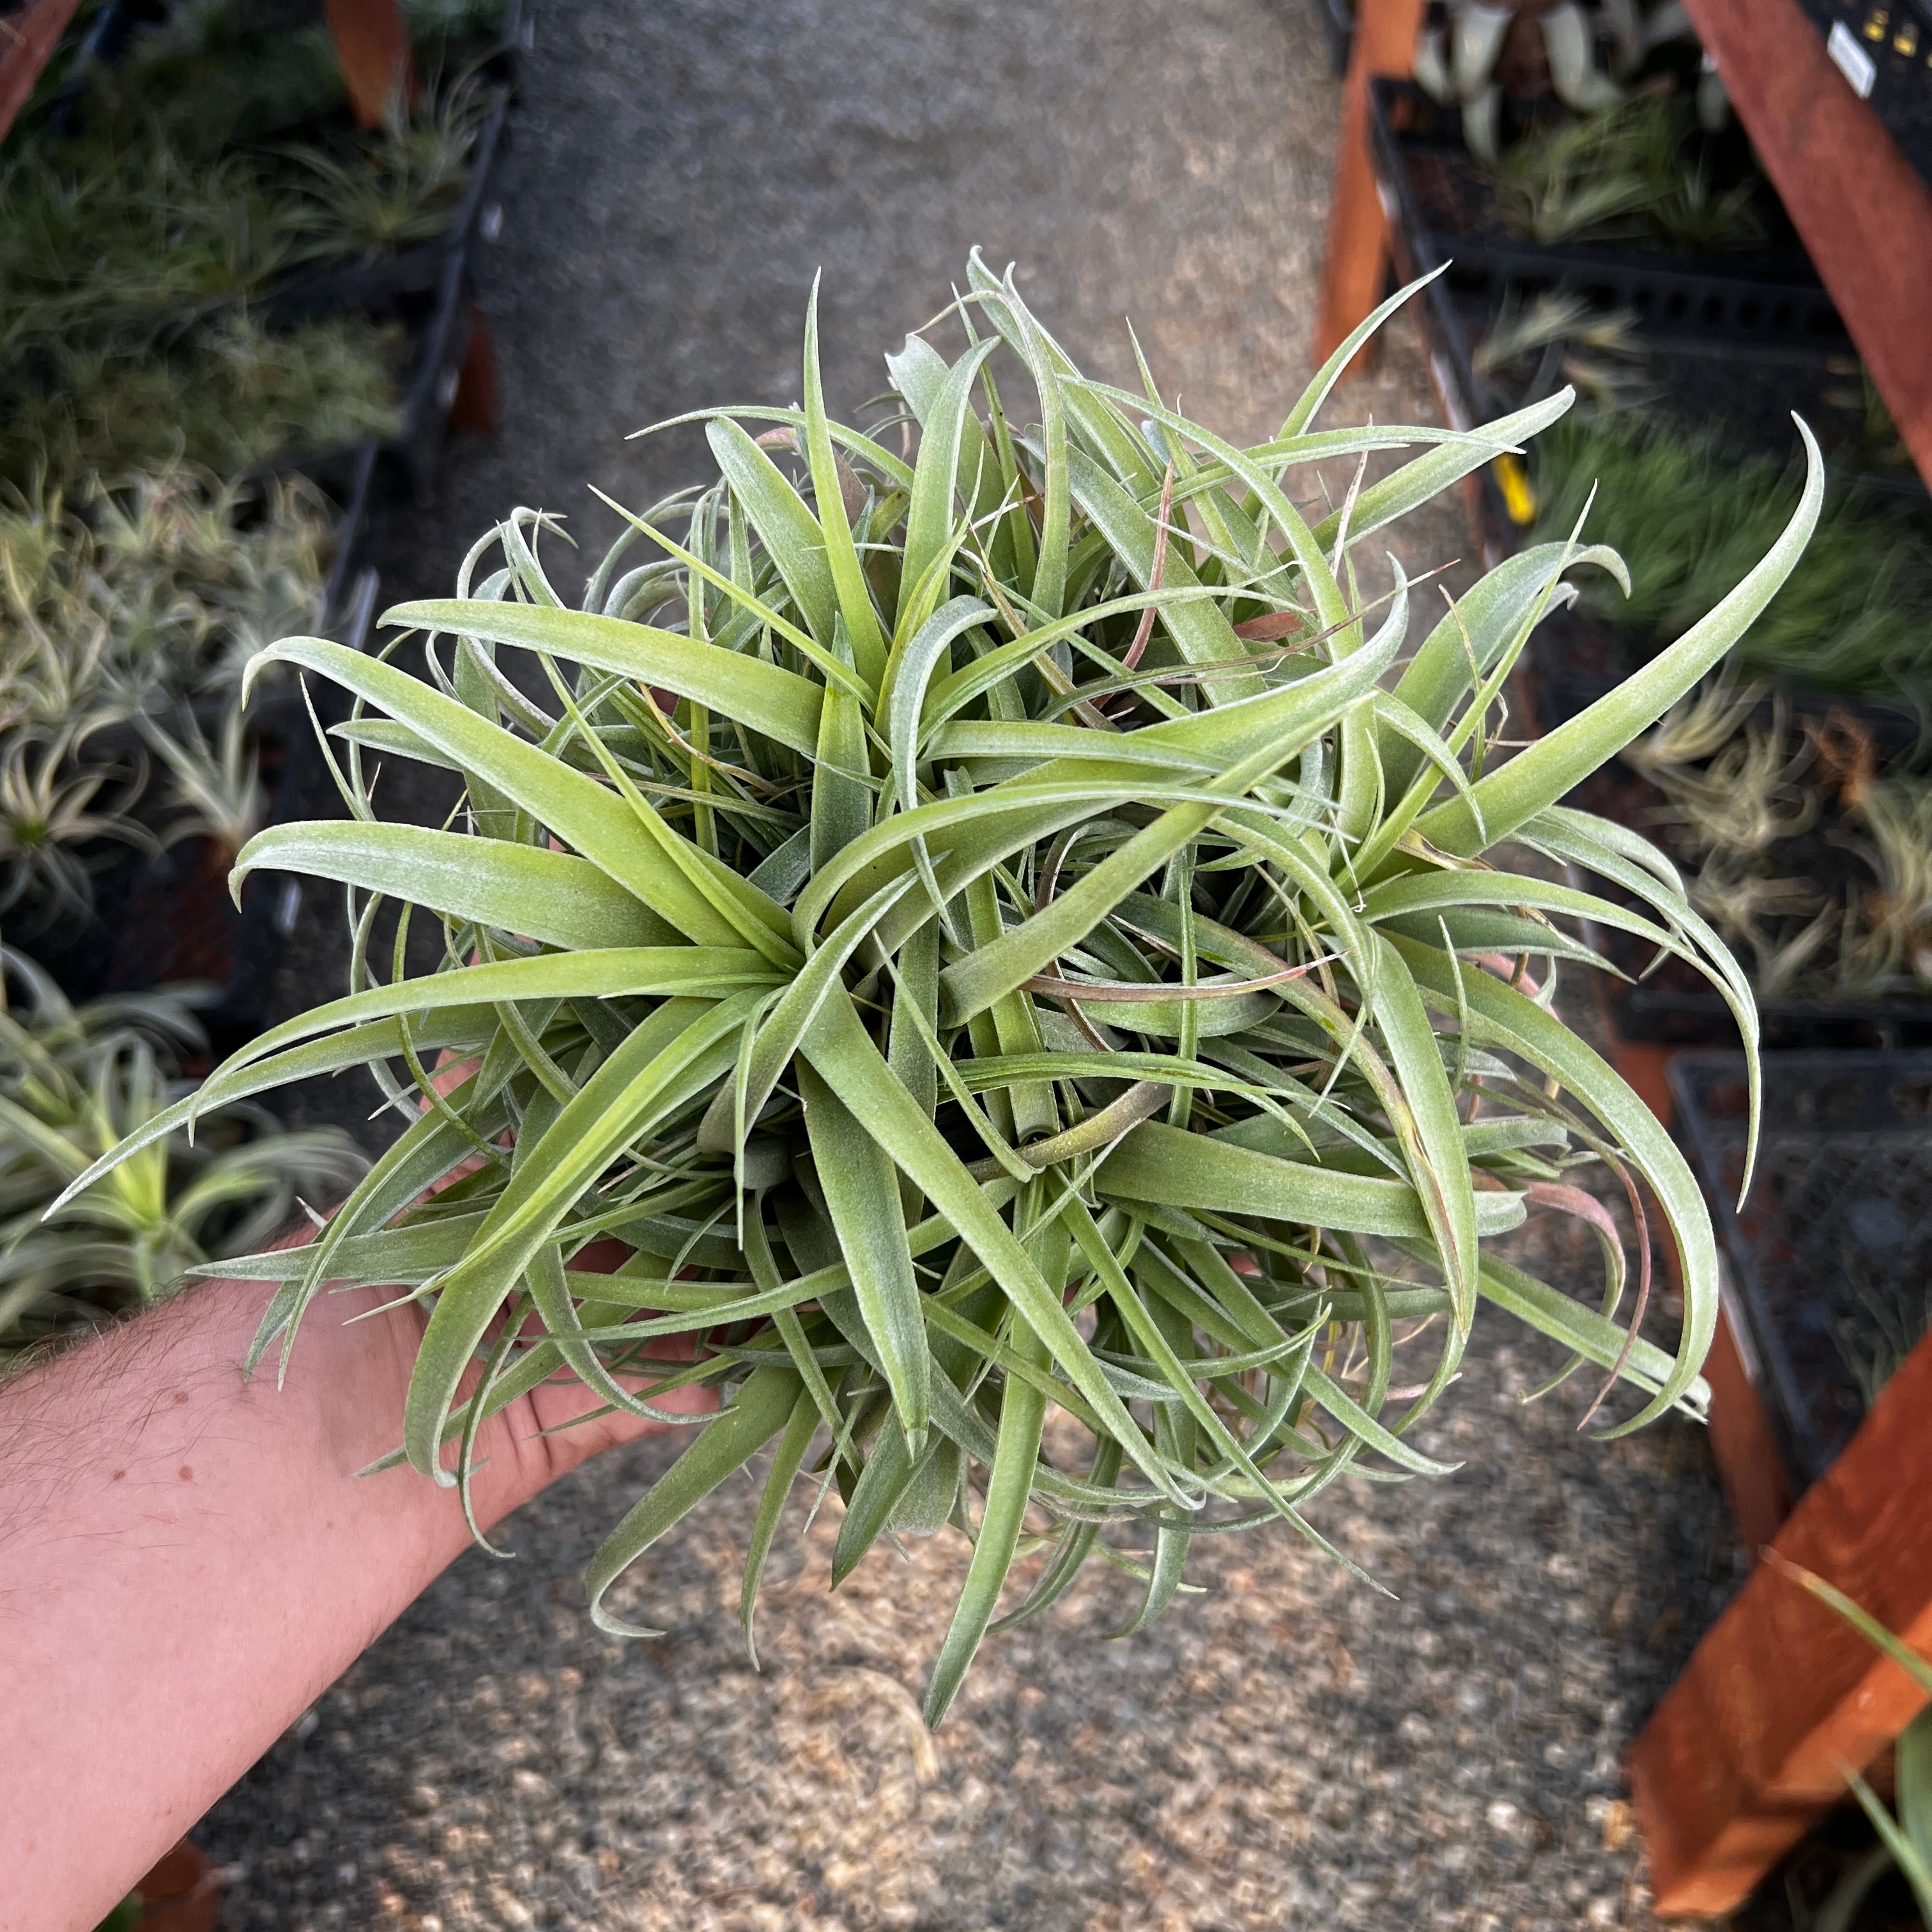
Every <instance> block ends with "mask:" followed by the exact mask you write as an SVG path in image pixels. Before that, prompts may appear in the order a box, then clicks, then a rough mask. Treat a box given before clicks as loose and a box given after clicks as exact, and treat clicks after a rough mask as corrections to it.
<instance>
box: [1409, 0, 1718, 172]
mask: <svg viewBox="0 0 1932 1932" xmlns="http://www.w3.org/2000/svg"><path fill="white" fill-rule="evenodd" d="M1696 44H1697V43H1696V37H1695V35H1694V33H1693V31H1692V30H1691V19H1690V16H1689V15H1688V13H1686V12H1685V10H1684V8H1683V6H1682V4H1681V0H1664V4H1662V5H1657V6H1651V7H1645V6H1643V5H1639V4H1637V0H1612V4H1609V5H1588V6H1586V5H1579V4H1577V0H1561V4H1559V5H1556V6H1553V7H1541V8H1536V9H1532V8H1529V7H1509V6H1496V5H1488V4H1487V0H1448V5H1445V6H1442V7H1432V8H1430V9H1429V10H1428V11H1427V13H1426V14H1425V17H1424V23H1423V26H1422V29H1421V32H1420V34H1418V37H1417V40H1416V46H1415V62H1414V67H1413V72H1414V74H1415V80H1416V82H1417V83H1418V86H1421V88H1422V89H1423V91H1424V92H1425V93H1427V94H1428V95H1430V97H1431V98H1433V99H1434V100H1436V101H1439V102H1441V103H1442V104H1443V105H1444V106H1445V107H1449V106H1451V105H1454V106H1456V107H1458V108H1460V113H1461V120H1462V127H1463V139H1464V141H1465V142H1466V144H1467V145H1468V147H1469V151H1470V153H1471V154H1474V155H1475V156H1476V157H1477V158H1478V160H1482V161H1484V162H1486V163H1490V164H1492V165H1493V164H1494V163H1495V162H1496V160H1497V158H1498V154H1499V149H1500V148H1501V147H1502V138H1503V134H1504V132H1505V122H1504V109H1505V104H1506V103H1508V102H1509V101H1521V102H1524V103H1527V102H1529V101H1532V100H1534V101H1541V100H1542V99H1543V98H1544V97H1546V96H1553V97H1554V99H1555V101H1556V103H1558V104H1560V105H1561V106H1562V107H1563V108H1565V109H1568V110H1570V112H1571V113H1572V114H1575V115H1584V116H1590V115H1600V114H1603V113H1607V112H1610V111H1613V110H1615V109H1616V108H1617V107H1619V105H1620V104H1623V103H1625V102H1626V101H1629V100H1630V99H1631V98H1633V97H1632V95H1631V89H1634V88H1635V87H1636V86H1638V85H1639V84H1640V83H1642V82H1643V80H1645V78H1646V76H1647V75H1648V74H1649V72H1650V71H1651V70H1652V68H1653V67H1655V65H1657V64H1658V61H1659V59H1660V57H1662V56H1665V55H1668V54H1669V53H1670V52H1672V51H1673V50H1675V51H1679V52H1681V51H1682V50H1683V49H1685V48H1686V47H1688V48H1689V49H1691V50H1693V51H1694V49H1695V48H1696ZM1693 98H1694V100H1695V102H1696V110H1697V116H1698V118H1699V120H1700V122H1701V123H1702V124H1703V125H1704V126H1705V127H1708V128H1712V129H1715V128H1716V127H1720V126H1721V125H1722V124H1723V121H1724V117H1725V115H1727V113H1728V110H1729V104H1728V102H1727V101H1726V99H1725V96H1724V90H1723V88H1722V87H1721V85H1719V83H1718V80H1717V77H1716V76H1715V74H1710V75H1706V76H1704V77H1702V78H1700V80H1699V82H1698V83H1697V86H1696V88H1695V89H1694V97H1693ZM1559 124H1560V125H1562V126H1566V127H1567V126H1568V125H1570V124H1571V123H1570V122H1569V121H1567V120H1565V121H1563V122H1562V123H1559Z"/></svg>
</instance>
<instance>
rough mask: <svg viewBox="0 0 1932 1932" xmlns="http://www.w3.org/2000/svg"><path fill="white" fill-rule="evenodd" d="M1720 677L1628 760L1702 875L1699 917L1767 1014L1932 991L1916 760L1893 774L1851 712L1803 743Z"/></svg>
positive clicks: (1927, 875) (1928, 813)
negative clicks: (1816, 1002)
mask: <svg viewBox="0 0 1932 1932" xmlns="http://www.w3.org/2000/svg"><path fill="white" fill-rule="evenodd" d="M1764 697H1765V694H1764V692H1763V690H1762V689H1761V688H1759V687H1757V686H1755V685H1752V686H1747V687H1745V688H1737V687H1736V686H1734V685H1732V684H1731V682H1730V681H1729V679H1727V678H1725V677H1724V676H1722V675H1720V676H1718V677H1716V678H1714V679H1710V680H1709V681H1708V682H1706V684H1705V685H1704V686H1703V688H1702V689H1701V690H1700V691H1698V692H1697V693H1696V694H1694V696H1693V697H1688V698H1687V699H1685V701H1684V702H1683V703H1681V704H1679V706H1676V708H1675V709H1673V710H1672V711H1671V712H1670V713H1669V714H1668V715H1667V716H1666V717H1665V718H1664V720H1663V721H1662V722H1661V724H1659V725H1658V727H1657V729H1656V730H1654V731H1652V732H1651V733H1649V735H1648V736H1646V737H1644V738H1642V739H1639V740H1637V742H1636V743H1634V744H1633V745H1631V746H1630V747H1629V748H1628V750H1627V751H1626V752H1625V757H1626V759H1627V760H1628V762H1629V763H1631V764H1632V765H1633V766H1635V767H1636V768H1637V770H1639V771H1640V772H1642V773H1643V775H1644V776H1646V778H1649V779H1650V781H1652V783H1653V784H1655V785H1656V787H1658V790H1659V792H1660V793H1661V794H1662V799H1661V803H1660V804H1659V805H1658V806H1657V807H1656V808H1655V811H1654V813H1653V814H1652V816H1653V817H1654V820H1655V823H1657V824H1658V826H1661V828H1663V829H1664V832H1665V834H1666V837H1667V842H1668V844H1669V845H1670V852H1671V856H1673V858H1674V859H1679V860H1681V861H1683V862H1685V863H1686V864H1687V865H1688V866H1690V867H1694V868H1695V870H1694V871H1691V873H1690V875H1689V877H1688V880H1687V881H1686V884H1685V890H1686V892H1687V894H1688V897H1689V898H1690V901H1691V904H1693V905H1694V906H1695V907H1697V910H1699V911H1700V912H1701V913H1703V915H1704V916H1705V917H1706V919H1709V921H1710V922H1711V924H1712V926H1713V927H1714V928H1715V929H1716V931H1717V932H1718V933H1719V934H1720V935H1721V936H1722V938H1724V941H1725V943H1726V944H1727V945H1730V946H1733V947H1737V948H1739V949H1740V950H1744V951H1746V952H1748V953H1749V955H1750V956H1751V960H1752V966H1751V984H1752V986H1753V988H1754V990H1755V991H1756V992H1757V996H1758V998H1760V1000H1769V999H1777V998H1839V999H1846V998H1850V999H1876V998H1891V997H1894V996H1897V995H1906V996H1908V997H1920V996H1922V995H1924V994H1925V993H1926V992H1927V991H1928V990H1932V780H1928V779H1927V777H1926V775H1925V774H1924V772H1923V771H1922V769H1915V766H1917V765H1918V764H1919V763H1921V762H1922V760H1921V759H1920V757H1919V756H1918V753H1917V751H1913V752H1911V753H1908V754H1903V755H1901V756H1900V757H1897V759H1895V760H1892V761H1891V762H1890V763H1888V765H1887V766H1886V767H1885V769H1883V770H1882V771H1881V770H1880V769H1879V754H1878V748H1877V746H1876V744H1875V743H1874V742H1873V737H1872V735H1871V733H1870V730H1868V729H1867V727H1866V726H1865V725H1864V724H1863V723H1862V722H1861V721H1860V720H1859V719H1858V718H1856V717H1855V716H1854V715H1852V714H1851V713H1850V712H1848V711H1846V709H1843V707H1841V706H1833V707H1832V710H1831V711H1830V712H1829V714H1828V715H1826V717H1825V718H1822V719H1820V718H1809V719H1807V720H1806V721H1805V725H1804V728H1803V729H1802V730H1794V729H1793V727H1792V724H1791V722H1790V718H1789V716H1788V715H1787V712H1786V710H1785V708H1784V705H1783V703H1781V701H1779V700H1776V699H1773V700H1772V701H1771V702H1770V703H1768V704H1767V703H1764V702H1763V700H1764Z"/></svg>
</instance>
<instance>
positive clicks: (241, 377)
mask: <svg viewBox="0 0 1932 1932" xmlns="http://www.w3.org/2000/svg"><path fill="white" fill-rule="evenodd" d="M401 350H402V336H401V331H400V330H399V329H397V328H396V327H395V325H393V324H389V323H374V322H371V321H368V320H365V318H363V317H359V316H338V317H332V318H331V319H329V320H326V321H320V322H313V323H305V324H303V325H302V326H298V327H296V328H292V329H276V330H270V329H264V328H263V326H261V324H260V323H257V322H255V321H254V320H251V318H249V317H247V316H245V315H235V316H230V317H224V318H223V320H220V322H218V323H215V324H214V325H213V326H211V327H209V328H208V329H206V330H205V331H204V332H201V333H199V334H198V335H196V336H195V337H194V338H192V339H191V340H190V341H189V342H188V343H187V344H184V345H183V346H182V347H180V348H179V349H177V350H174V351H173V352H172V353H169V354H167V355H165V356H127V357H122V356H118V355H115V354H113V353H110V352H107V351H104V350H75V351H72V352H68V353H63V354H62V356H61V357H60V358H59V359H58V365H57V375H56V379H55V380H54V381H53V382H52V383H50V384H49V386H46V388H44V389H37V390H23V392H20V393H17V395H15V396H14V397H13V398H11V399H10V401H11V407H10V408H9V409H8V410H7V412H6V413H5V416H0V479H4V480H5V481H10V482H11V483H13V485H14V486H15V487H17V488H19V489H23V490H25V489H28V488H30V487H31V486H32V484H33V483H34V480H35V479H36V478H40V477H42V476H48V477H51V478H54V479H55V480H56V481H73V480H76V479H78V478H82V477H85V476H86V475H89V474H90V473H95V472H98V473H101V474H106V475H113V474H115V473H117V472H121V471H123V470H127V469H155V468H159V467H161V466H166V465H167V464H169V463H181V462H184V463H188V464H190V465H192V466H194V467H196V468H199V469H210V470H213V471H214V472H217V474H219V475H229V476H232V475H239V474H240V473H242V472H244V471H246V470H250V469H257V468H259V467H260V466H263V465H264V464H266V463H271V462H273V461H275V460H278V459H279V458H286V457H287V456H290V455H293V454H296V453H298V452H302V453H308V452H319V451H323V450H330V449H340V448H342V447H344V446H346V445H348V444H350V443H360V442H362V441H364V440H366V439H367V438H368V437H387V436H393V435H395V434H396V433H397V432H398V430H399V429H400V428H401V405H400V404H399V402H398V397H397V375H398V362H399V361H400V359H401Z"/></svg>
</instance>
